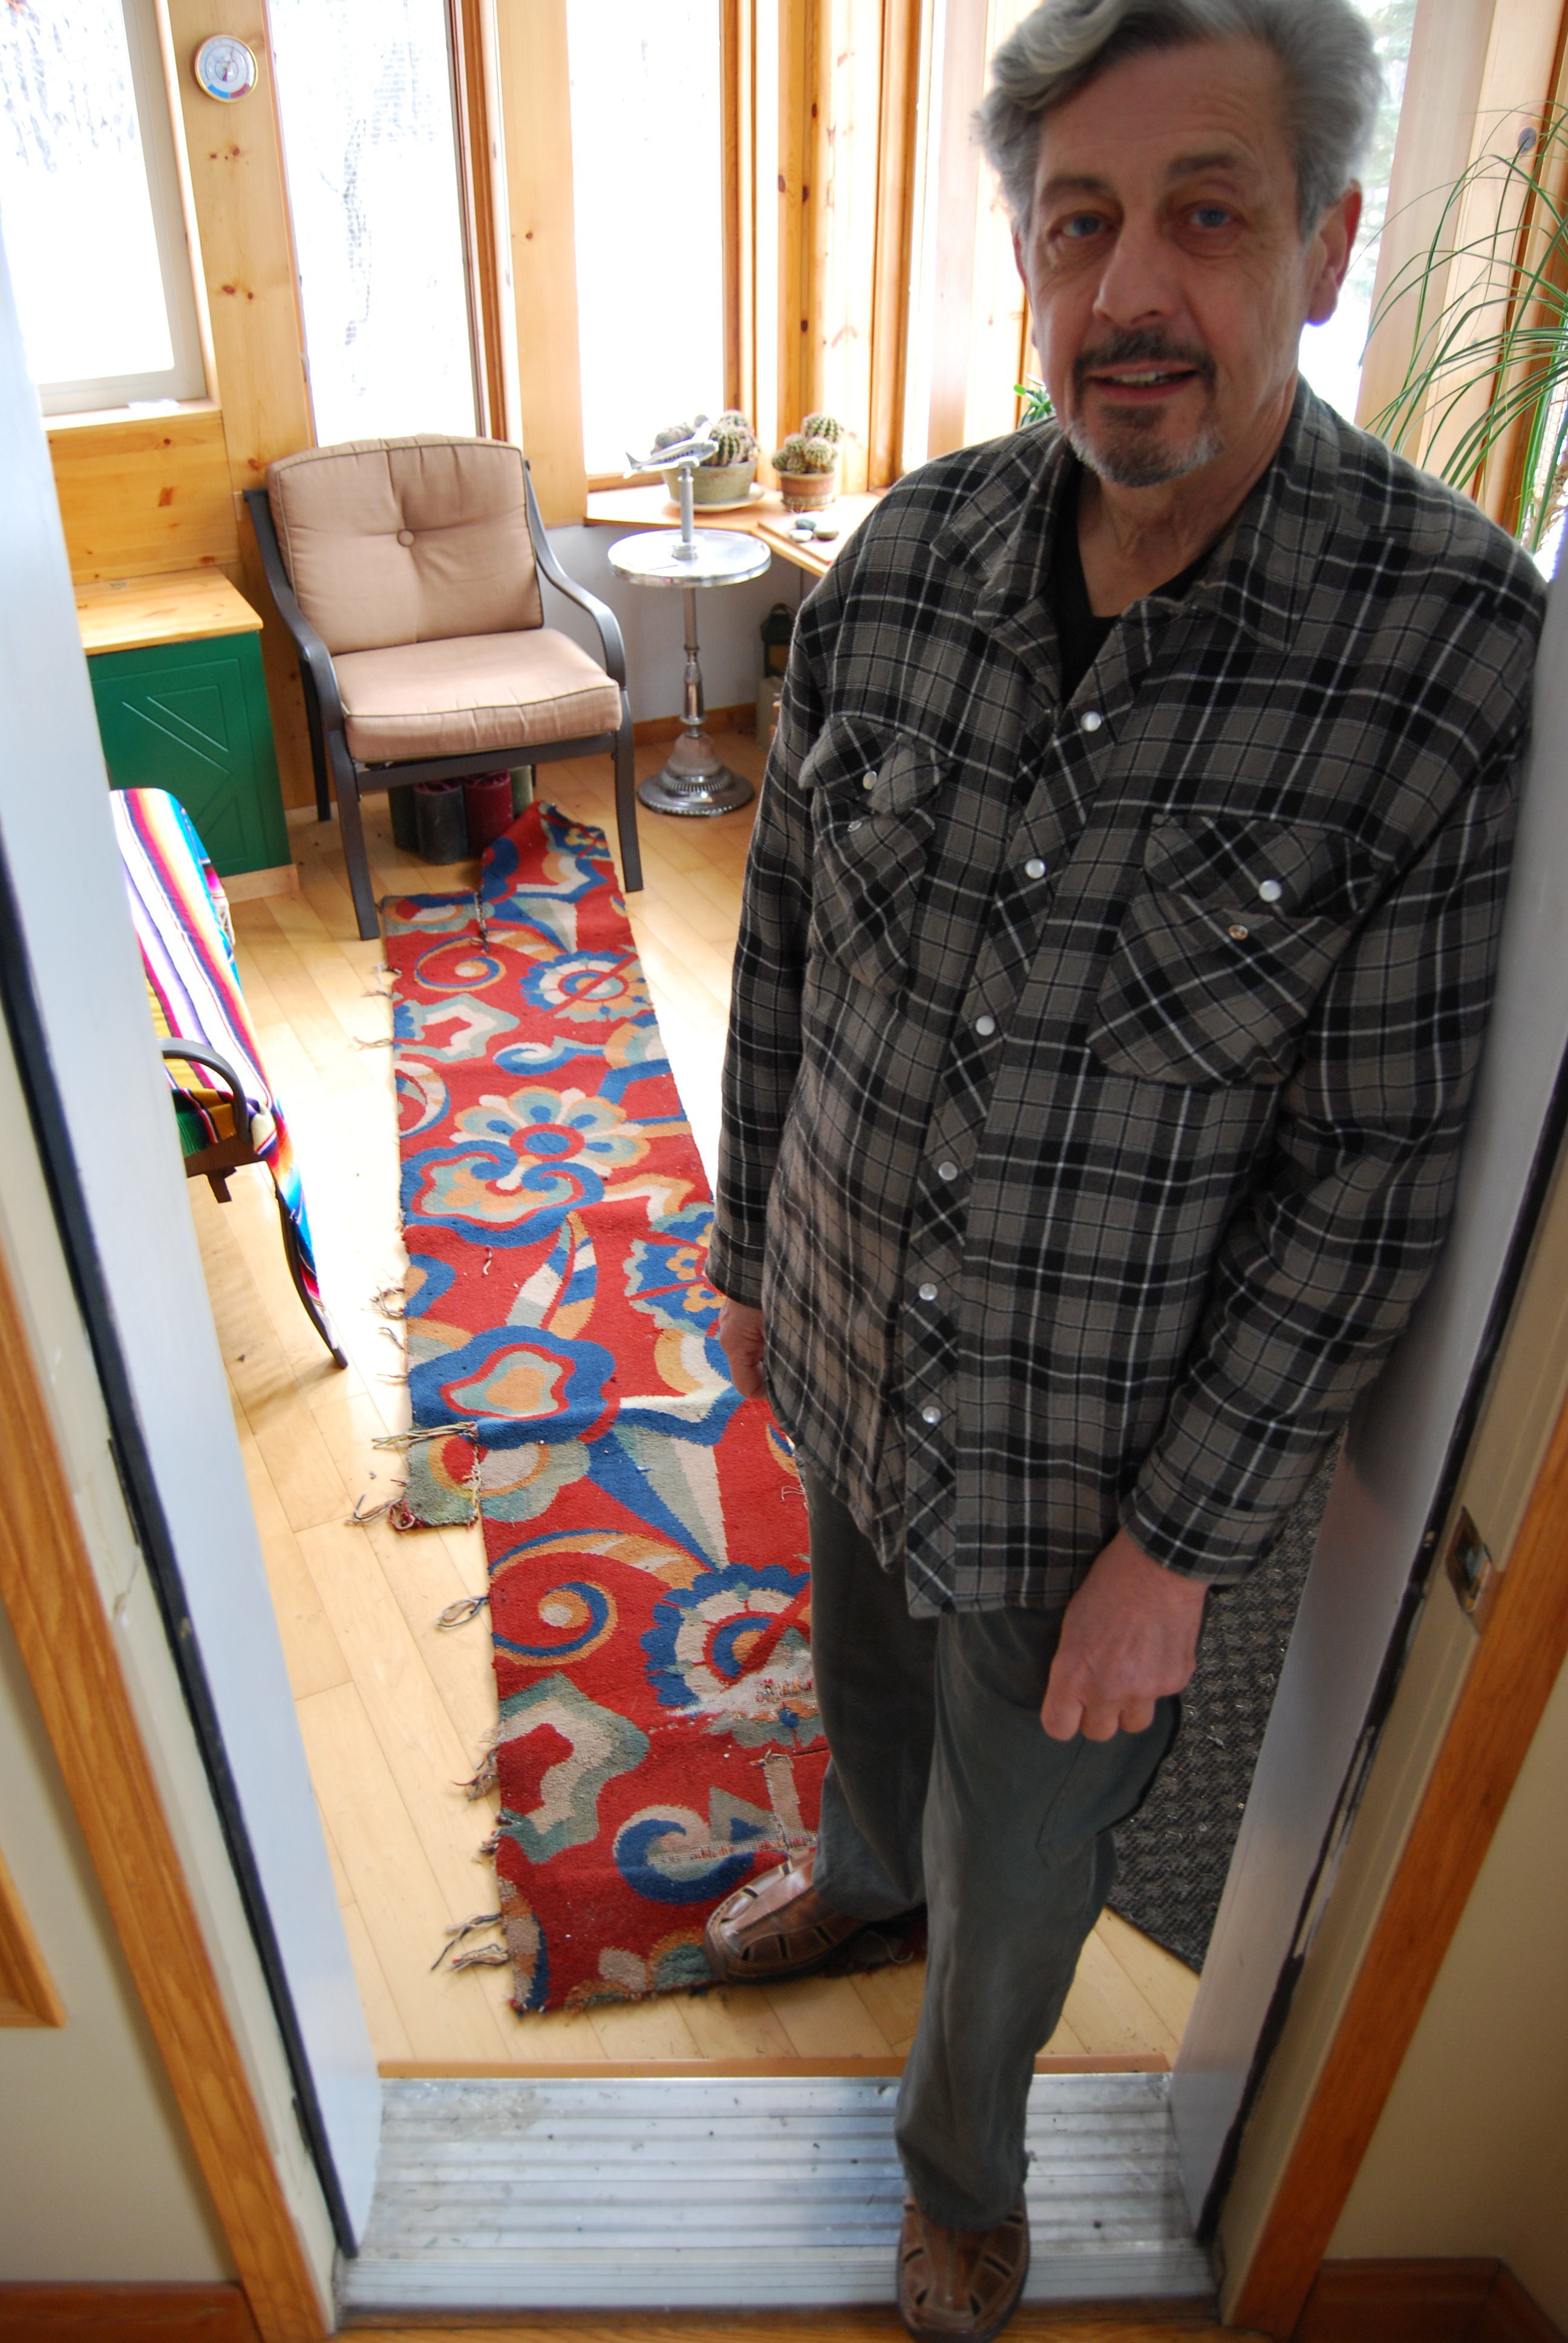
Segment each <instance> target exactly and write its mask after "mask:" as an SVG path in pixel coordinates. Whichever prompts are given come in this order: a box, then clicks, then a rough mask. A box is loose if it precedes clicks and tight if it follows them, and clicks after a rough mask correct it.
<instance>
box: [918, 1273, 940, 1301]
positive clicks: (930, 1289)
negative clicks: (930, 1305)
mask: <svg viewBox="0 0 1568 2343" xmlns="http://www.w3.org/2000/svg"><path fill="white" fill-rule="evenodd" d="M936 1298H937V1289H936V1287H935V1286H934V1285H933V1284H932V1283H931V1281H930V1278H929V1277H928V1278H927V1280H926V1282H925V1283H924V1284H923V1285H922V1286H921V1288H920V1300H921V1301H922V1302H934V1301H935V1300H936Z"/></svg>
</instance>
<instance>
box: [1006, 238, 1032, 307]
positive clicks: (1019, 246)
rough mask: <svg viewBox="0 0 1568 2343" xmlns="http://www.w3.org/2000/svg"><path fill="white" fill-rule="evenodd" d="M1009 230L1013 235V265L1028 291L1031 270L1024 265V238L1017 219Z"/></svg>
mask: <svg viewBox="0 0 1568 2343" xmlns="http://www.w3.org/2000/svg"><path fill="white" fill-rule="evenodd" d="M1009 232H1010V235H1011V237H1012V265H1013V266H1014V267H1015V268H1016V269H1017V271H1018V273H1019V275H1020V277H1021V278H1022V279H1023V287H1024V290H1025V292H1026V293H1027V292H1028V290H1029V271H1028V270H1027V269H1026V268H1025V266H1024V265H1023V238H1022V236H1020V234H1019V232H1018V223H1017V221H1016V220H1015V221H1014V222H1013V224H1012V226H1011V228H1010V231H1009Z"/></svg>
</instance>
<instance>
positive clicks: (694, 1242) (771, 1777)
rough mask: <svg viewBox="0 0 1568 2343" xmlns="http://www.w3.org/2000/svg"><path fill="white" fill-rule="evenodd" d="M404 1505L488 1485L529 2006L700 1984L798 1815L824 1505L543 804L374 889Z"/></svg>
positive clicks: (601, 853) (641, 1034)
mask: <svg viewBox="0 0 1568 2343" xmlns="http://www.w3.org/2000/svg"><path fill="white" fill-rule="evenodd" d="M385 910H386V915H387V916H386V926H387V938H388V941H387V957H388V960H389V961H390V964H391V966H392V968H393V970H394V976H395V981H396V988H397V1010H396V1024H395V1031H396V1039H397V1056H396V1071H397V1096H398V1103H399V1115H400V1123H401V1147H402V1201H403V1215H404V1228H405V1235H406V1241H407V1251H408V1261H409V1269H408V1279H407V1337H408V1353H409V1363H410V1371H409V1383H410V1390H411V1394H412V1399H413V1407H414V1421H415V1423H416V1425H420V1426H427V1427H438V1426H443V1425H447V1424H453V1423H472V1424H474V1425H476V1426H477V1459H476V1453H475V1447H474V1445H473V1443H471V1442H470V1441H469V1440H468V1439H467V1438H466V1437H464V1436H463V1435H462V1434H460V1433H454V1434H452V1435H451V1436H449V1437H447V1438H446V1439H439V1438H437V1439H433V1440H431V1441H430V1442H428V1443H424V1444H423V1445H422V1446H421V1447H420V1448H419V1449H418V1450H417V1451H416V1452H415V1464H416V1470H415V1471H414V1473H413V1476H412V1478H411V1483H410V1489H409V1492H408V1498H409V1503H410V1504H411V1505H412V1506H413V1509H414V1511H415V1513H416V1514H417V1515H423V1516H424V1517H426V1518H431V1519H441V1518H450V1517H451V1516H450V1514H449V1513H447V1514H443V1512H442V1507H443V1505H444V1504H446V1503H447V1502H448V1500H451V1499H460V1500H461V1501H462V1502H463V1503H467V1500H468V1493H469V1492H470V1490H472V1489H473V1488H474V1487H475V1486H476V1485H477V1494H478V1501H479V1505H480V1510H481V1513H482V1517H483V1523H484V1534H485V1546H486V1554H487V1561H488V1565H489V1586H490V1594H489V1616H490V1627H491V1634H492V1638H493V1644H494V1652H495V1664H496V1681H497V1687H498V1699H499V1725H498V1735H497V1740H496V1746H495V1769H496V1777H497V1781H498V1786H499V1789H500V1794H501V1811H500V1818H499V1829H498V1836H497V1841H496V1866H497V1872H498V1880H499V1891H500V1908H501V1912H502V1915H503V1923H504V1929H505V1935H506V1939H507V1945H508V1951H509V1953H510V1956H511V1960H512V1966H513V1975H514V1979H515V1998H516V2004H517V2006H518V2008H519V2009H520V2010H536V2009H548V2008H558V2007H562V2006H568V2007H581V2006H586V2005H588V2004H591V2003H594V2002H597V2001H603V2000H616V1999H625V1998H628V1997H634V1996H641V1995H644V1994H648V1993H659V1992H667V1991H670V1990H673V1989H675V1988H678V1987H680V1986H689V1985H693V1984H700V1983H706V1982H707V1981H708V1977H709V1972H708V1969H707V1966H706V1963H705V1962H704V1960H703V1956H702V1950H701V1937H702V1928H703V1924H704V1922H705V1921H706V1919H707V1917H708V1915H709V1912H710V1911H711V1910H712V1908H713V1906H714V1905H715V1903H717V1902H718V1901H719V1899H720V1898H721V1897H723V1896H728V1895H729V1893H730V1891H731V1890H732V1889H733V1888H735V1887H736V1886H738V1885H740V1884H741V1883H742V1882H743V1881H745V1880H746V1879H747V1878H749V1876H750V1875H752V1874H753V1872H755V1871H758V1870H759V1869H763V1868H766V1867H768V1866H769V1865H772V1864H775V1863H777V1862H778V1861H779V1857H780V1855H783V1854H784V1853H785V1852H786V1851H788V1850H789V1849H791V1848H795V1849H799V1848H802V1847H804V1846H807V1845H809V1844H810V1840H811V1834H812V1832H813V1830H814V1827H815V1824H816V1818H817V1809H818V1802H819V1792H820V1785H821V1777H822V1773H823V1769H824V1766H825V1764H826V1748H825V1745H824V1743H823V1739H822V1734H821V1727H820V1724H819V1719H818V1715H817V1706H816V1700H815V1696H814V1694H813V1691H812V1679H811V1658H810V1597H809V1577H808V1574H807V1567H806V1544H807V1539H806V1513H805V1506H804V1503H803V1501H802V1498H801V1494H800V1488H799V1480H798V1478H797V1476H796V1473H795V1471H794V1466H793V1464H792V1462H791V1460H790V1456H789V1448H788V1444H787V1443H786V1442H785V1441H784V1440H783V1439H782V1438H781V1437H780V1435H779V1432H778V1430H777V1428H776V1426H775V1425H774V1423H773V1422H772V1419H771V1417H770V1416H769V1412H768V1410H767V1407H766V1405H765V1404H764V1403H763V1402H761V1401H760V1400H753V1401H747V1402H742V1401H741V1400H739V1398H738V1396H737V1394H736V1392H735V1389H734V1386H733V1384H732V1383H730V1381H729V1373H728V1372H727V1369H726V1367H725V1363H724V1358H723V1354H722V1353H721V1352H720V1350H719V1343H718V1340H717V1336H716V1332H715V1328H716V1323H717V1318H718V1297H717V1296H716V1295H715V1293H714V1292H713V1290H712V1288H711V1287H710V1286H709V1284H708V1283H707V1282H706V1280H705V1278H704V1275H703V1262H704V1256H705V1252H706V1245H707V1239H708V1231H709V1220H710V1217H711V1205H710V1202H709V1192H708V1188H707V1184H706V1182H705V1179H704V1176H703V1172H702V1167H701V1164H700V1162H699V1159H698V1155H697V1151H696V1148H695V1146H694V1145H693V1143H692V1139H691V1133H690V1130H689V1125H688V1124H687V1122H686V1120H685V1117H684V1114H683V1112H682V1110H681V1105H680V1101H679V1098H678V1095H677V1093H676V1089H675V1084H674V1081H673V1079H672V1078H671V1075H670V1071H669V1068H668V1063H667V1061H666V1060H665V1057H664V1052H663V1047H662V1044H661V1042H660V1040H659V1035H658V1026H657V1024H656V1022H655V1020H654V1014H653V1010H652V1007H651V1005H650V1002H649V1000H648V987H647V984H646V982H645V980H644V978H643V975H642V970H641V969H640V967H639V966H638V960H637V955H636V951H635V950H634V948H633V944H632V940H631V935H630V930H629V929H628V924H627V920H626V915H625V910H624V908H623V907H622V905H621V902H620V900H619V898H618V894H617V891H616V886H615V879H614V870H613V865H612V864H611V862H610V860H609V855H608V850H607V848H606V845H605V841H604V840H603V838H602V836H601V835H600V833H599V832H598V831H597V830H587V829H582V828H578V827H577V826H576V825H574V824H573V823H571V822H569V821H568V820H565V819H563V818H562V817H561V816H560V815H559V814H558V813H555V812H553V811H552V810H550V809H548V808H546V809H541V808H534V809H530V811H529V812H528V813H527V814H525V815H524V816H523V817H522V819H521V820H519V821H518V822H517V823H516V824H515V825H514V826H513V828H512V830H510V831H508V834H507V836H506V837H505V838H503V839H500V840H498V841H497V843H496V844H495V845H494V846H493V847H492V848H491V849H490V850H489V853H488V854H487V857H486V860H485V867H484V876H483V880H482V884H481V892H480V896H479V898H478V899H477V901H476V899H475V898H474V897H473V896H472V895H460V896H440V897H437V896H415V897H406V898H401V899H395V900H392V901H391V902H389V903H388V904H387V906H386V907H385Z"/></svg>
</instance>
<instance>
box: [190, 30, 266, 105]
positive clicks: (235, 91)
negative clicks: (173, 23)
mask: <svg viewBox="0 0 1568 2343" xmlns="http://www.w3.org/2000/svg"><path fill="white" fill-rule="evenodd" d="M195 63H196V79H197V81H198V82H199V83H200V84H201V86H202V87H203V89H205V90H206V94H207V96H209V97H220V98H222V99H224V100H225V102H227V100H229V99H230V98H236V97H243V96H245V94H246V91H247V90H252V89H254V88H255V87H256V58H255V56H254V55H252V53H251V51H250V50H249V49H247V48H246V45H245V43H244V42H243V41H236V39H235V37H234V35H233V34H232V33H215V34H214V35H213V36H212V38H211V40H209V41H204V42H203V43H202V45H201V46H200V48H199V49H198V50H197V51H196V60H195Z"/></svg>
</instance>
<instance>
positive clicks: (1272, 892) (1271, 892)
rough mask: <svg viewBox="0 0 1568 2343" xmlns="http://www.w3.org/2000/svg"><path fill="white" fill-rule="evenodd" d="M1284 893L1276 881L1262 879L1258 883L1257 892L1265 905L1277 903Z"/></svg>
mask: <svg viewBox="0 0 1568 2343" xmlns="http://www.w3.org/2000/svg"><path fill="white" fill-rule="evenodd" d="M1284 891H1285V890H1284V889H1283V888H1282V886H1281V884H1280V882H1279V880H1277V879H1264V880H1260V882H1259V886H1258V892H1259V894H1260V895H1261V897H1262V899H1263V900H1264V902H1265V903H1277V902H1278V901H1279V900H1280V898H1281V896H1282V894H1283V893H1284Z"/></svg>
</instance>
